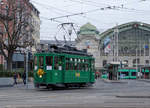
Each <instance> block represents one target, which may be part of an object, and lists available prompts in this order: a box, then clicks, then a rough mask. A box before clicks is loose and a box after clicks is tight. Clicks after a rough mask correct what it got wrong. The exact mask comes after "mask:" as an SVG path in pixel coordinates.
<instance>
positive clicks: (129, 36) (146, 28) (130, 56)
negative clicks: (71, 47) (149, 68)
mask: <svg viewBox="0 0 150 108" xmlns="http://www.w3.org/2000/svg"><path fill="white" fill-rule="evenodd" d="M78 33H79V39H76V46H77V48H78V49H87V51H88V52H89V53H91V54H93V56H94V57H95V66H96V69H97V70H100V69H102V68H103V66H105V65H106V64H107V63H110V62H112V61H117V62H126V64H127V65H126V66H127V67H140V66H144V65H149V64H150V60H149V58H150V24H146V23H142V22H129V23H126V24H122V25H117V26H115V27H113V28H111V29H108V30H106V31H105V32H103V33H100V34H99V33H98V30H97V29H96V27H95V26H93V25H91V24H89V23H87V24H85V25H83V26H82V27H81V28H80V31H79V32H78Z"/></svg>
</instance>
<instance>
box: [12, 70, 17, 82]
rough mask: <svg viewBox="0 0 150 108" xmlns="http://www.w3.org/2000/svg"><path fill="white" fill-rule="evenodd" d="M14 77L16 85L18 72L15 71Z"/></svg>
mask: <svg viewBox="0 0 150 108" xmlns="http://www.w3.org/2000/svg"><path fill="white" fill-rule="evenodd" d="M13 78H14V85H15V84H16V85H17V74H16V72H15V73H14V75H13Z"/></svg>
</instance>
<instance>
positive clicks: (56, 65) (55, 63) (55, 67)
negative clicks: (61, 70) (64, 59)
mask: <svg viewBox="0 0 150 108" xmlns="http://www.w3.org/2000/svg"><path fill="white" fill-rule="evenodd" d="M54 69H55V70H58V57H55V58H54Z"/></svg>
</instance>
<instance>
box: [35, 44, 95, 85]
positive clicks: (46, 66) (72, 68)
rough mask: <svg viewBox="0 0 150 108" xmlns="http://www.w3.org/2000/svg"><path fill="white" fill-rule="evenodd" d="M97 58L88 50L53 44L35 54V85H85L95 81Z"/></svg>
mask: <svg viewBox="0 0 150 108" xmlns="http://www.w3.org/2000/svg"><path fill="white" fill-rule="evenodd" d="M94 62H95V60H94V58H93V57H92V55H90V54H88V53H87V52H86V50H77V49H76V48H75V47H70V46H66V45H65V46H63V47H62V46H57V45H51V46H50V47H49V49H48V50H46V51H38V52H37V53H36V54H35V55H34V85H35V87H38V88H39V87H41V86H45V87H47V88H54V87H74V86H76V87H81V86H82V87H83V86H89V85H92V84H93V83H94V82H95V71H94V70H95V66H94V64H95V63H94Z"/></svg>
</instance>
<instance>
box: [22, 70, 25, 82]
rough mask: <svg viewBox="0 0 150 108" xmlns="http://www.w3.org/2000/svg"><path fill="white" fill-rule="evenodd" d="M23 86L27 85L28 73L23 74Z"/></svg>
mask: <svg viewBox="0 0 150 108" xmlns="http://www.w3.org/2000/svg"><path fill="white" fill-rule="evenodd" d="M22 79H23V84H26V73H25V72H24V73H23V74H22Z"/></svg>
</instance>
